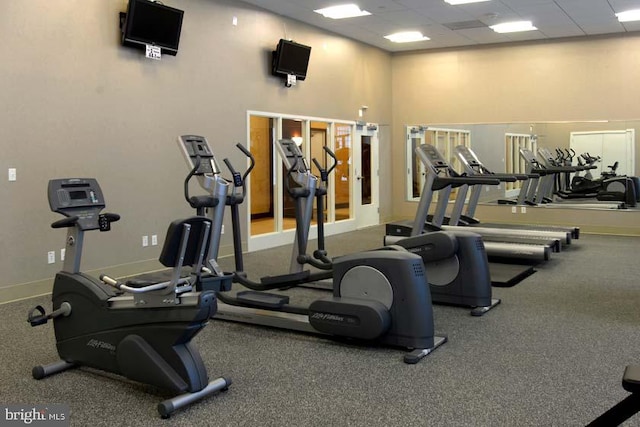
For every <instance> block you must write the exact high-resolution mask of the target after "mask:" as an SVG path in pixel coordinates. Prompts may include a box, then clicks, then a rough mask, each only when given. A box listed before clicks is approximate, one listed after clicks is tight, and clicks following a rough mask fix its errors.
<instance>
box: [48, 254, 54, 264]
mask: <svg viewBox="0 0 640 427" xmlns="http://www.w3.org/2000/svg"><path fill="white" fill-rule="evenodd" d="M47 262H48V263H49V264H54V263H55V262H56V251H49V252H47Z"/></svg>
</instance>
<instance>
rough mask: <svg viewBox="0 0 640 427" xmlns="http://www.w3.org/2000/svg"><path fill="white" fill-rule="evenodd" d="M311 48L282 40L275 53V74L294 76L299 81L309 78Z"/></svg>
mask: <svg viewBox="0 0 640 427" xmlns="http://www.w3.org/2000/svg"><path fill="white" fill-rule="evenodd" d="M310 55H311V47H309V46H305V45H303V44H299V43H296V42H293V41H291V40H285V39H281V40H280V42H279V43H278V47H277V48H276V50H275V51H274V52H273V70H272V72H273V74H274V75H278V76H287V75H294V76H296V78H297V79H298V80H304V79H305V78H306V77H307V68H308V67H309V56H310Z"/></svg>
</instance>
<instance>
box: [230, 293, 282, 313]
mask: <svg viewBox="0 0 640 427" xmlns="http://www.w3.org/2000/svg"><path fill="white" fill-rule="evenodd" d="M236 299H237V300H238V302H242V303H244V304H250V305H252V306H254V307H263V308H270V309H274V308H275V309H278V308H282V307H284V306H285V305H286V304H289V297H288V296H286V295H278V294H269V293H266V292H256V291H242V292H238V293H237V294H236Z"/></svg>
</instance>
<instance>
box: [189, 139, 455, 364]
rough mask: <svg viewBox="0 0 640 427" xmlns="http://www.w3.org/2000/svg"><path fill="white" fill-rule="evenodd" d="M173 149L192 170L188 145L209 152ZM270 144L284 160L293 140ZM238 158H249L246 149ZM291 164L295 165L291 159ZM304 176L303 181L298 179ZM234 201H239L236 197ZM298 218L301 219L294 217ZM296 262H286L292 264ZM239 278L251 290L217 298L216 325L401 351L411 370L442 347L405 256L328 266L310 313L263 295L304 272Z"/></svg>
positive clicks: (368, 255)
mask: <svg viewBox="0 0 640 427" xmlns="http://www.w3.org/2000/svg"><path fill="white" fill-rule="evenodd" d="M178 142H179V145H180V147H181V148H182V150H183V153H185V154H186V155H185V159H186V160H187V162H188V166H189V168H190V169H193V168H194V165H195V163H194V162H197V159H196V158H194V157H193V156H189V155H188V150H186V149H185V147H186V146H187V144H189V145H193V144H196V145H197V146H202V147H204V146H206V149H204V151H206V152H207V153H211V152H212V150H211V148H210V147H209V145H208V142H207V141H206V139H205V138H204V137H202V136H195V135H185V136H181V137H179V138H178ZM276 144H277V147H278V150H279V151H280V153H281V155H284V156H286V155H287V153H288V152H290V151H291V150H295V149H297V146H296V145H295V143H294V142H293V141H291V140H280V141H278V142H277V143H276ZM294 147H295V148H294ZM242 151H243V152H245V155H247V156H248V157H249V158H250V159H251V156H250V155H249V154H248V151H247V150H242ZM294 158H298V156H297V154H295V155H294ZM225 163H226V164H227V166H230V170H231V171H232V174H233V175H234V179H233V181H234V183H235V182H237V183H238V184H241V186H240V187H238V186H236V187H237V188H242V186H243V185H244V183H243V182H242V183H240V181H238V180H237V178H242V175H240V174H239V173H237V172H236V171H235V169H233V166H231V163H230V162H229V161H228V160H226V161H225ZM295 163H296V165H295V167H293V168H288V172H287V173H288V175H289V176H291V177H292V179H294V180H295V181H296V182H300V183H302V182H306V183H307V184H308V188H307V189H302V190H297V189H292V190H294V191H297V192H299V193H300V194H301V197H302V198H303V199H304V200H303V201H301V202H300V203H296V208H297V209H298V210H304V212H305V214H304V215H310V213H309V212H308V211H307V209H308V210H310V209H311V208H312V204H313V198H314V195H315V187H316V186H315V183H316V178H315V177H313V176H312V175H311V174H310V173H308V170H304V172H303V169H302V168H303V166H302V165H301V164H300V163H299V162H297V161H296V162H295ZM303 173H304V174H305V175H306V178H305V177H302V176H300V177H299V176H296V175H298V174H303ZM246 176H247V173H246V172H245V175H244V177H245V178H246ZM207 191H210V190H207ZM242 191H243V190H239V193H238V194H242ZM212 196H213V197H216V196H215V195H213V194H212ZM227 200H232V198H231V199H230V198H227ZM236 200H238V201H239V200H240V197H238V198H237V199H236ZM218 203H219V204H220V202H218ZM238 204H239V203H236V204H231V207H232V209H234V206H235V209H237V208H238ZM232 212H233V211H232ZM297 215H302V213H301V212H299V211H298V212H297ZM233 217H236V218H237V214H233ZM300 224H302V222H300ZM213 229H214V232H220V229H221V223H220V224H219V226H214V228H213ZM239 232H240V228H239V224H237V225H236V226H234V241H238V242H239V241H240V235H239ZM307 235H308V227H302V226H301V225H300V226H299V228H298V229H297V232H296V238H297V239H298V241H297V242H296V244H294V251H295V250H296V249H295V248H296V247H298V245H299V244H300V243H303V244H304V247H306V237H307ZM238 250H240V251H241V247H239V246H237V247H236V252H238ZM302 253H304V251H302ZM208 259H211V257H208ZM294 261H296V260H295V259H292V263H293V262H294ZM296 263H297V262H296ZM297 264H299V263H297ZM238 273H239V272H236V274H235V276H234V281H237V282H239V283H241V284H243V285H244V286H246V287H247V288H249V289H251V290H250V291H241V292H238V293H236V294H235V295H232V294H231V293H227V292H218V293H217V296H218V311H217V313H216V315H215V318H217V319H223V320H229V321H234V322H242V323H249V324H257V325H262V326H270V327H276V328H282V329H289V330H296V331H300V332H307V333H314V334H321V335H328V336H332V337H336V338H348V339H355V340H358V341H364V342H373V343H378V344H386V345H389V346H394V347H402V348H406V349H409V350H410V352H409V353H407V354H406V355H405V357H404V361H405V363H411V364H413V363H418V362H419V361H420V360H422V359H423V358H424V357H425V356H427V355H428V354H430V353H431V352H432V351H433V350H434V349H436V348H437V347H439V346H440V345H442V344H444V343H445V342H446V340H447V338H446V337H440V336H436V335H435V333H434V325H433V311H432V306H431V295H430V293H429V288H428V286H426V277H425V276H426V273H425V271H424V267H423V264H422V259H421V258H420V257H419V256H417V255H414V254H411V253H409V252H407V251H404V250H398V251H392V250H387V251H368V252H362V253H357V254H351V255H346V256H343V257H339V258H337V259H334V260H333V270H332V271H331V272H329V273H328V276H329V277H331V278H332V279H333V289H332V290H333V296H330V297H324V298H320V299H317V300H315V301H313V302H312V303H311V304H310V305H309V306H295V305H293V304H290V303H289V297H288V296H286V295H282V294H274V293H266V292H264V291H265V290H267V289H278V288H283V287H290V286H292V285H293V284H295V283H296V282H298V281H300V280H305V281H308V280H309V277H312V276H311V275H310V274H309V273H308V272H301V273H296V272H294V273H290V274H285V275H283V276H274V277H273V279H271V278H262V279H261V281H260V282H254V281H252V280H250V279H248V278H247V277H246V276H245V275H244V274H243V275H241V274H238ZM321 273H324V274H323V277H326V276H327V272H321ZM276 278H279V279H276Z"/></svg>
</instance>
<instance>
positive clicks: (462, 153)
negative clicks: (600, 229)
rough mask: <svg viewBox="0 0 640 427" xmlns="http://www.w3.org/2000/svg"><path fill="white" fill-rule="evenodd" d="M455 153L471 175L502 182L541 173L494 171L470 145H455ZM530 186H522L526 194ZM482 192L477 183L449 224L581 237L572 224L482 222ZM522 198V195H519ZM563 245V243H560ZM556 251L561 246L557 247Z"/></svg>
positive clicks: (534, 176) (523, 178)
mask: <svg viewBox="0 0 640 427" xmlns="http://www.w3.org/2000/svg"><path fill="white" fill-rule="evenodd" d="M455 153H456V156H457V157H458V159H459V160H460V162H461V163H462V165H463V166H464V172H465V174H467V175H470V176H485V177H494V178H497V179H500V180H501V181H502V182H509V180H508V179H506V178H508V177H515V178H516V179H517V180H520V181H523V182H529V181H530V180H533V179H537V178H538V177H539V175H538V174H537V173H530V174H502V173H494V172H491V171H490V170H489V169H488V168H486V167H485V166H484V165H483V164H482V162H481V161H480V159H479V158H478V156H477V155H476V154H475V153H474V152H473V150H472V149H471V148H469V147H465V146H464V145H459V146H457V147H455ZM527 188H528V186H525V185H523V186H522V188H521V190H520V191H521V193H522V194H524V193H526V192H527ZM481 193H482V186H480V185H476V186H474V187H473V188H472V190H471V196H470V197H469V202H468V203H467V209H466V211H465V213H464V214H463V213H462V205H460V206H458V205H455V206H454V209H453V212H452V213H451V219H450V221H449V224H451V225H471V226H476V225H481V226H485V227H492V228H493V227H495V228H503V229H527V230H534V231H552V232H565V233H570V234H571V238H573V239H578V238H580V227H570V226H555V225H537V224H501V223H500V224H497V223H480V221H479V220H478V219H476V218H475V217H474V216H475V212H476V208H477V207H478V202H479V200H480V195H481ZM463 196H464V195H460V196H459V197H458V199H456V202H458V201H460V200H462V201H463V200H464V199H462V197H463ZM519 199H520V197H519ZM560 246H561V245H560ZM555 249H556V252H557V251H559V250H560V249H561V248H555Z"/></svg>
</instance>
